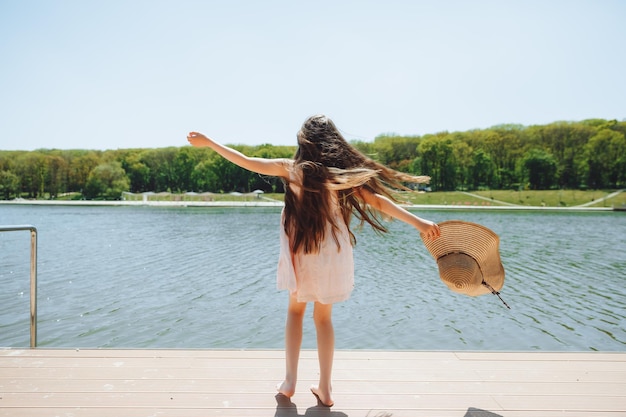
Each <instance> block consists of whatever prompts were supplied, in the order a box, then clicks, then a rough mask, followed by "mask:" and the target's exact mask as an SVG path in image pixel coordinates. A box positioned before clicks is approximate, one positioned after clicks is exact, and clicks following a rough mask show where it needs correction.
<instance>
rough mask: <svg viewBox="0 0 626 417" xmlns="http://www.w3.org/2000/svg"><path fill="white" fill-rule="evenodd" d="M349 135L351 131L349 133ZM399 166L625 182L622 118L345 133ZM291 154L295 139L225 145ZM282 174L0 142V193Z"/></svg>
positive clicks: (253, 181) (625, 124)
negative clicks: (418, 132) (361, 137)
mask: <svg viewBox="0 0 626 417" xmlns="http://www.w3.org/2000/svg"><path fill="white" fill-rule="evenodd" d="M348 139H349V138H348ZM351 143H352V144H353V145H354V146H355V147H356V148H358V149H359V150H360V151H361V152H363V153H365V154H367V155H368V156H370V157H371V158H373V159H375V160H377V161H379V162H381V163H383V164H385V165H388V166H390V167H392V168H395V169H397V170H399V171H404V172H408V173H411V174H416V175H429V176H431V183H430V187H431V189H432V190H434V191H436V190H440V191H453V190H460V189H463V190H477V189H521V188H524V189H536V190H541V189H555V188H561V189H616V188H623V187H625V186H626V120H625V121H616V120H604V119H590V120H583V121H577V122H554V123H550V124H547V125H533V126H522V125H510V124H509V125H498V126H494V127H491V128H488V129H476V130H469V131H465V132H440V133H435V134H426V135H423V136H400V135H394V134H386V135H381V136H378V137H377V138H375V140H374V141H372V142H365V141H352V142H351ZM233 147H234V148H236V149H238V150H239V151H241V152H243V153H244V154H246V155H250V156H258V157H265V158H291V157H293V155H294V153H295V150H296V147H295V146H273V145H270V144H264V145H259V146H244V145H241V146H233ZM283 186H284V185H283V183H282V181H281V180H280V179H277V178H272V177H264V176H260V175H258V174H254V173H251V172H249V171H246V170H244V169H242V168H239V167H238V166H236V165H234V164H232V163H230V162H228V161H226V160H225V159H223V158H221V157H220V156H219V155H217V154H216V153H215V152H214V151H212V150H210V149H208V148H193V147H191V146H182V147H168V148H157V149H117V150H106V151H98V150H77V149H73V150H59V149H39V150H36V151H0V198H2V199H12V198H15V197H25V198H58V197H60V196H62V195H65V194H68V193H74V195H75V198H85V199H119V198H121V194H122V192H124V191H130V192H133V193H141V192H146V191H153V192H163V191H169V192H185V191H194V192H207V191H210V192H230V191H239V192H251V191H254V190H262V191H264V192H279V193H280V192H283V191H284V188H283Z"/></svg>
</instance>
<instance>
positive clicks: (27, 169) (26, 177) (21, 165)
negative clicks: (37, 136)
mask: <svg viewBox="0 0 626 417" xmlns="http://www.w3.org/2000/svg"><path fill="white" fill-rule="evenodd" d="M15 173H16V175H17V176H19V177H20V182H21V185H22V191H24V192H26V193H28V197H30V198H37V197H38V196H42V195H43V193H44V184H45V179H46V157H45V155H44V154H42V153H41V152H38V151H33V152H27V153H24V154H22V155H20V156H19V157H18V160H17V162H16V171H15Z"/></svg>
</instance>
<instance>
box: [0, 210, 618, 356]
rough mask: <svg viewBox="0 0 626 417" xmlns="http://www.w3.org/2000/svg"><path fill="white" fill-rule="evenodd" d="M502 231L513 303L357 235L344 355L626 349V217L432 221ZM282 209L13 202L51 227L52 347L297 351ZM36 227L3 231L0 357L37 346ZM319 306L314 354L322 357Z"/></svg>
mask: <svg viewBox="0 0 626 417" xmlns="http://www.w3.org/2000/svg"><path fill="white" fill-rule="evenodd" d="M419 214H420V215H422V216H423V217H426V218H428V219H431V220H434V221H438V222H439V221H444V220H451V219H461V220H467V221H472V222H477V223H480V224H483V225H485V226H487V227H489V228H491V229H492V230H494V231H495V232H496V233H498V234H499V235H500V238H501V246H500V251H501V256H502V262H503V265H504V268H505V271H506V280H505V285H504V288H503V289H502V291H501V293H502V296H503V298H504V299H505V300H506V301H507V303H508V304H509V305H510V306H511V307H512V309H511V310H508V309H506V308H505V307H504V306H503V305H502V304H501V302H500V301H499V300H498V299H497V298H496V297H494V296H492V295H490V294H487V295H484V296H481V297H477V298H470V297H467V296H462V295H457V294H455V293H452V292H450V291H449V290H448V289H447V288H446V287H445V285H444V284H443V283H442V282H441V281H440V280H439V277H438V273H437V266H436V263H435V261H434V260H433V259H432V257H431V256H430V254H429V253H428V252H427V250H426V249H425V247H424V246H423V244H422V242H421V240H420V239H419V236H418V234H417V232H416V231H415V230H414V229H412V228H411V227H409V226H408V225H405V224H404V223H401V222H392V223H390V233H388V234H387V235H384V236H379V235H376V234H375V233H373V232H372V231H371V230H370V229H369V228H365V229H363V230H362V231H360V232H358V233H357V234H356V235H357V239H358V242H357V246H356V248H355V265H356V288H355V290H354V292H353V295H352V297H351V298H350V300H348V301H346V302H343V303H339V304H336V305H335V307H334V316H333V317H334V324H335V332H336V347H337V348H338V349H418V350H544V351H572V350H576V351H589V350H600V351H623V350H625V349H626V304H625V302H626V285H625V284H626V254H625V253H626V215H625V213H615V212H582V213H581V212H524V211H521V212H520V211H445V210H422V211H419ZM279 220H280V208H183V207H180V208H154V207H74V206H27V205H25V206H13V205H5V206H1V205H0V225H17V224H32V225H34V226H36V227H37V229H38V232H39V234H38V239H39V241H38V249H39V262H38V279H39V285H38V293H39V296H38V301H39V305H38V307H39V309H38V315H39V321H38V326H39V332H38V341H39V343H38V345H39V346H42V347H84V348H87V347H106V348H126V347H132V348H248V349H252V348H270V349H273V348H278V349H282V348H283V340H284V335H283V329H284V321H285V309H286V305H287V293H286V292H284V291H277V290H276V288H275V273H276V264H277V259H278V230H279ZM29 245H30V238H29V234H28V232H7V233H0V346H12V347H24V346H28V344H29V259H30V258H29V256H30V255H29ZM310 307H311V306H309V312H308V313H307V320H306V322H305V330H304V331H305V336H304V343H303V347H304V348H315V331H314V327H313V324H312V319H311V316H310V315H311V312H312V309H311V308H310Z"/></svg>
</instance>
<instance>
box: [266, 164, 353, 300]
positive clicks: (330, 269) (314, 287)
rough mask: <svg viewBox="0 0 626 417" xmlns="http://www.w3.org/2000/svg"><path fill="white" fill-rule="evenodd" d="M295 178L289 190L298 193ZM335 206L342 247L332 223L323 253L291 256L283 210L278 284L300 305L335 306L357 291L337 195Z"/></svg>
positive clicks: (349, 243)
mask: <svg viewBox="0 0 626 417" xmlns="http://www.w3.org/2000/svg"><path fill="white" fill-rule="evenodd" d="M291 177H292V178H290V182H289V187H291V190H292V191H293V192H294V193H296V194H298V193H300V187H299V186H298V185H296V184H294V179H295V178H293V177H294V176H293V174H292V176H291ZM296 181H297V180H296ZM298 183H299V181H298ZM332 203H333V204H332V206H333V208H334V215H335V216H336V222H337V225H339V232H338V233H337V238H338V240H339V244H340V246H341V247H340V248H338V247H337V243H335V239H334V238H333V236H332V233H331V226H330V223H329V224H328V225H327V229H326V233H325V237H324V241H323V242H322V245H321V248H320V252H319V253H310V254H304V253H302V252H299V253H297V254H292V253H291V250H290V245H289V237H288V236H287V234H286V233H285V229H284V227H283V225H284V219H285V212H284V209H283V212H282V215H281V222H280V256H279V259H278V271H277V274H276V284H277V287H278V289H279V290H289V292H290V294H293V295H295V296H296V298H297V300H298V301H299V302H309V301H318V302H320V303H322V304H333V303H336V302H339V301H345V300H347V299H348V298H349V297H350V293H351V292H352V289H353V288H354V259H353V253H352V244H351V242H350V234H349V232H348V227H347V226H346V224H345V223H344V221H343V218H342V217H341V210H340V208H339V203H338V202H337V198H336V196H335V195H334V196H333V201H332Z"/></svg>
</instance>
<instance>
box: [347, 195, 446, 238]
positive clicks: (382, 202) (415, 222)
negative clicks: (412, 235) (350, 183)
mask: <svg viewBox="0 0 626 417" xmlns="http://www.w3.org/2000/svg"><path fill="white" fill-rule="evenodd" d="M358 193H359V195H360V196H361V199H362V200H363V201H364V202H365V203H366V204H368V205H370V206H372V207H373V208H375V209H376V210H378V211H380V212H381V213H384V214H386V215H388V216H390V217H393V218H395V219H398V220H401V221H403V222H405V223H408V224H410V225H411V226H413V227H415V228H416V229H417V230H418V231H419V232H420V233H423V234H424V235H425V236H426V237H427V238H429V239H436V238H438V237H439V236H440V234H441V232H440V230H439V226H438V225H437V223H434V222H431V221H430V220H426V219H422V218H421V217H418V216H416V215H414V214H413V213H411V212H409V211H408V210H405V209H404V208H402V207H400V206H399V205H397V204H396V203H394V202H393V201H391V200H390V199H388V198H387V197H385V196H384V195H380V194H376V193H373V192H371V191H369V190H367V189H365V188H360V189H359V191H358Z"/></svg>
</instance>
